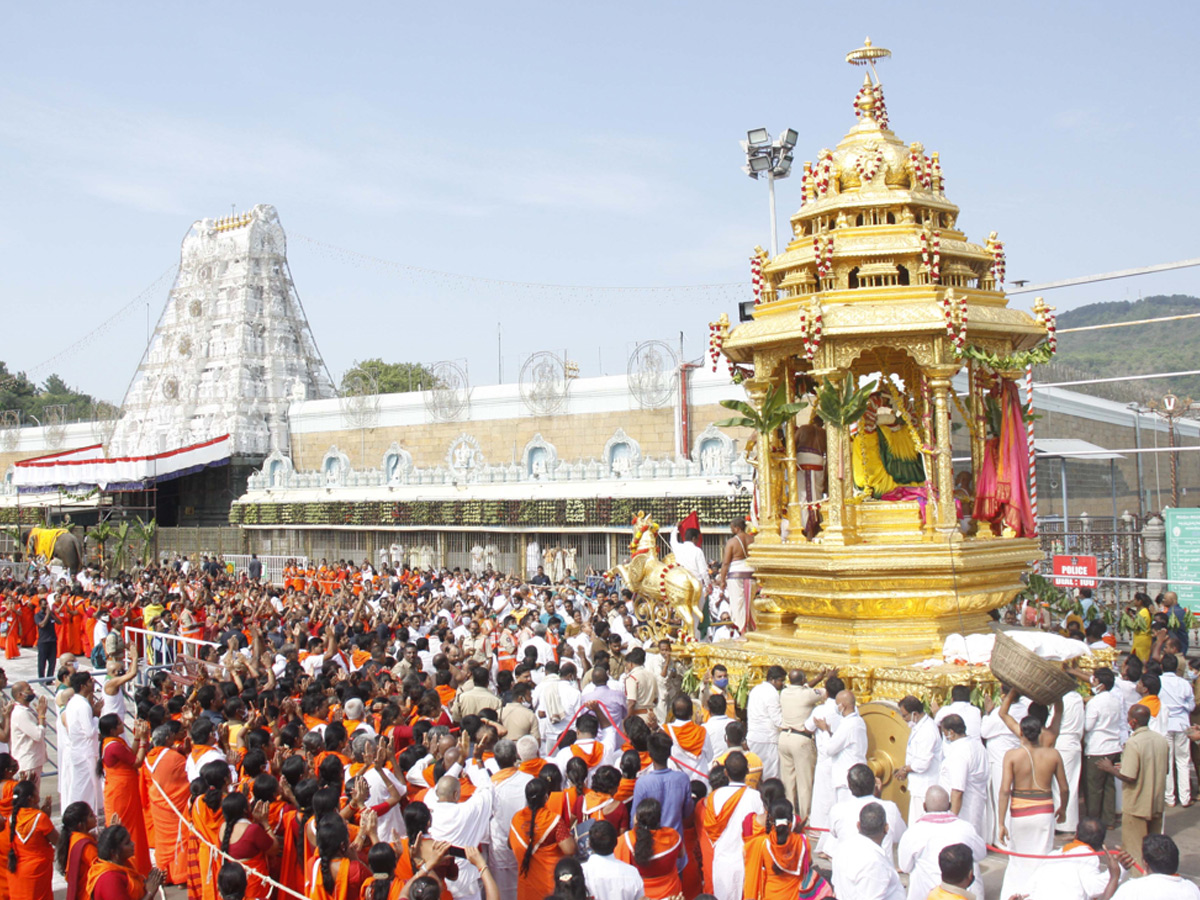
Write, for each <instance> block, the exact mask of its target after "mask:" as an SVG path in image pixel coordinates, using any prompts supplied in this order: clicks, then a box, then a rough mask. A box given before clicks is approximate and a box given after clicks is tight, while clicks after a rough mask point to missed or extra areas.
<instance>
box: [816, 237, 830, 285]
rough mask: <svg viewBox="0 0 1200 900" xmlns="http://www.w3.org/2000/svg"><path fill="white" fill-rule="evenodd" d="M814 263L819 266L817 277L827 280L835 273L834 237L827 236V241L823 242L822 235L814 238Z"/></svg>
mask: <svg viewBox="0 0 1200 900" xmlns="http://www.w3.org/2000/svg"><path fill="white" fill-rule="evenodd" d="M813 262H815V263H816V265H817V277H818V278H825V277H826V276H828V275H829V273H830V272H832V271H833V235H832V234H827V235H825V240H823V241H822V240H821V235H819V234H818V235H814V236H813Z"/></svg>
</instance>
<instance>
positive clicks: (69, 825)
mask: <svg viewBox="0 0 1200 900" xmlns="http://www.w3.org/2000/svg"><path fill="white" fill-rule="evenodd" d="M62 824H63V830H62V834H60V835H59V836H58V852H57V854H56V859H55V862H56V863H57V864H58V871H59V872H61V873H62V875H63V876H64V877H65V878H66V879H67V896H66V900H91V898H92V895H91V894H89V893H88V891H87V875H88V872H89V871H91V868H92V863H94V862H95V861H96V839H95V838H94V837H92V834H91V833H92V832H93V831H94V830H95V829H96V814H95V813H94V812H92V808H91V807H90V806H88V805H87V804H86V803H84V802H83V801H82V800H76V801H75V802H74V803H72V804H71V805H70V806H68V807H67V808H66V809H64V810H63V814H62Z"/></svg>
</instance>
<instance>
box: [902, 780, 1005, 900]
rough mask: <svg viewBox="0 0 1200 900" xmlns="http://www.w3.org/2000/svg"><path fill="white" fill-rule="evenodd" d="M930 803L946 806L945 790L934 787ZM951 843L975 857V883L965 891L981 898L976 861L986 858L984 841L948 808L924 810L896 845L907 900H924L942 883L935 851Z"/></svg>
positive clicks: (981, 881)
mask: <svg viewBox="0 0 1200 900" xmlns="http://www.w3.org/2000/svg"><path fill="white" fill-rule="evenodd" d="M933 797H934V798H935V799H934V803H933V805H934V806H940V807H948V806H949V805H950V801H949V798H948V797H947V796H946V792H945V790H943V789H942V788H940V787H939V788H936V790H935V792H934V794H933ZM951 844H966V845H967V846H968V847H970V848H971V854H972V855H973V856H974V857H975V882H974V883H973V884H972V885H971V887H970V888H969V891H970V892H971V893H972V894H973V895H974V896H975V898H976V900H984V896H983V878H982V876H981V875H980V871H979V864H980V863H981V862H983V860H984V859H985V858H986V857H987V852H988V851H987V844H985V843H984V842H983V838H981V837H980V836H979V835H978V833H976V831H975V829H974V828H973V827H971V825H970V823H969V822H964V821H963V820H962V819H960V818H959V817H958V816H956V815H955V814H954V813H952V812H950V810H949V809H945V808H943V809H942V810H941V811H940V812H927V813H925V814H924V815H923V816H921V817H920V818H918V819H916V820H915V821H914V822H913V823H912V825H910V826H909V828H908V831H906V832H905V833H904V837H902V838H900V840H899V842H898V843H897V848H896V864H897V866H898V867H899V869H900V871H901V872H907V873H908V900H925V898H926V897H928V896H929V892H930V891H932V890H933V889H934V888H935V887H937V886H938V885H939V884H941V882H942V870H941V867H940V866H939V865H938V854H939V853H941V852H942V850H944V849H945V848H946V847H949V846H950V845H951Z"/></svg>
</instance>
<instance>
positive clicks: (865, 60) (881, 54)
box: [846, 38, 892, 84]
mask: <svg viewBox="0 0 1200 900" xmlns="http://www.w3.org/2000/svg"><path fill="white" fill-rule="evenodd" d="M891 55H892V51H891V50H886V49H884V48H883V47H873V46H872V45H871V39H870V38H867V39H866V40H865V41H863V45H862V46H861V47H859V48H858V49H857V50H851V51H850V52H849V53H847V54H846V62H848V63H850V65H852V66H870V67H871V74H872V75H874V76H875V83H876V84H878V83H879V73H878V72H876V71H875V60H877V59H887V58H888V57H890V56H891Z"/></svg>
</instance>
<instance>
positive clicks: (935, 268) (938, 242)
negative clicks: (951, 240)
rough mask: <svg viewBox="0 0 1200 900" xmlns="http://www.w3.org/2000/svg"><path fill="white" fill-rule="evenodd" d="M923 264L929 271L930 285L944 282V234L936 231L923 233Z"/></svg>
mask: <svg viewBox="0 0 1200 900" xmlns="http://www.w3.org/2000/svg"><path fill="white" fill-rule="evenodd" d="M921 264H922V265H923V266H926V267H928V269H929V282H930V284H940V283H941V280H942V233H941V232H940V231H935V232H933V233H932V234H931V233H930V232H928V231H922V232H921Z"/></svg>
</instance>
